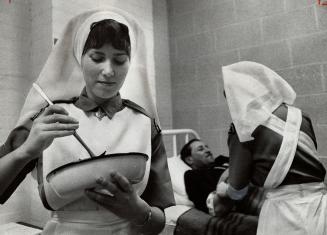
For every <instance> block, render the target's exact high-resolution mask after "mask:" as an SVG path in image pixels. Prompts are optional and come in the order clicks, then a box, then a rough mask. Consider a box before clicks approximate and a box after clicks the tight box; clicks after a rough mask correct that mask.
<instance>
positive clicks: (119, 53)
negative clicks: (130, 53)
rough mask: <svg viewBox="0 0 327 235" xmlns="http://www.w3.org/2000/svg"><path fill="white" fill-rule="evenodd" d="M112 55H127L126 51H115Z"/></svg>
mask: <svg viewBox="0 0 327 235" xmlns="http://www.w3.org/2000/svg"><path fill="white" fill-rule="evenodd" d="M114 55H115V56H123V55H126V56H127V53H126V52H115V53H114Z"/></svg>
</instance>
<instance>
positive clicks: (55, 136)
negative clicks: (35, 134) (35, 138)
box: [43, 130, 75, 138]
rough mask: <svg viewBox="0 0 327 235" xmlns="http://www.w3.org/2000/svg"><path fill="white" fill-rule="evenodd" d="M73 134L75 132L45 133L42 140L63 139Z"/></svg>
mask: <svg viewBox="0 0 327 235" xmlns="http://www.w3.org/2000/svg"><path fill="white" fill-rule="evenodd" d="M74 133H75V130H61V131H47V132H45V134H44V135H43V136H44V138H59V137H65V136H70V135H73V134H74Z"/></svg>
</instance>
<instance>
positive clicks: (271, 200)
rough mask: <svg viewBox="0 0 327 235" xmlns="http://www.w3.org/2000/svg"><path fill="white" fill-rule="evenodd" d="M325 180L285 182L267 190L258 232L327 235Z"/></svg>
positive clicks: (288, 234) (282, 234)
mask: <svg viewBox="0 0 327 235" xmlns="http://www.w3.org/2000/svg"><path fill="white" fill-rule="evenodd" d="M326 208H327V195H326V186H325V185H324V183H308V184H296V185H286V186H282V187H279V188H277V189H273V190H271V191H270V192H268V193H267V199H266V200H265V202H264V204H263V207H262V209H261V212H260V216H259V224H258V230H257V235H285V234H287V235H327V219H326V218H327V210H326Z"/></svg>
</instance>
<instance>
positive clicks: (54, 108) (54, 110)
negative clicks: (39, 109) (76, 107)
mask: <svg viewBox="0 0 327 235" xmlns="http://www.w3.org/2000/svg"><path fill="white" fill-rule="evenodd" d="M54 113H59V114H64V115H68V112H67V111H66V110H65V109H64V108H63V107H61V106H59V105H56V104H54V105H49V106H48V107H46V108H45V110H44V112H43V113H42V114H43V115H52V114H54Z"/></svg>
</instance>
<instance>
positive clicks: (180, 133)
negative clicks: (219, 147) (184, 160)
mask: <svg viewBox="0 0 327 235" xmlns="http://www.w3.org/2000/svg"><path fill="white" fill-rule="evenodd" d="M161 134H162V135H163V137H167V138H168V139H169V140H172V141H169V143H167V141H165V145H166V147H167V144H169V145H172V154H173V155H172V156H177V155H178V152H179V151H178V146H179V145H178V143H179V144H182V145H184V144H186V143H187V142H188V141H189V140H190V139H192V138H197V139H200V136H199V134H198V133H197V132H196V131H194V130H192V129H167V130H162V131H161ZM170 138H171V139H170ZM164 139H165V138H164ZM165 140H166V139H165ZM166 221H167V220H166ZM174 231H175V225H173V224H169V223H166V226H165V228H164V230H163V231H162V232H161V233H160V235H174V234H175V233H174Z"/></svg>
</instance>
